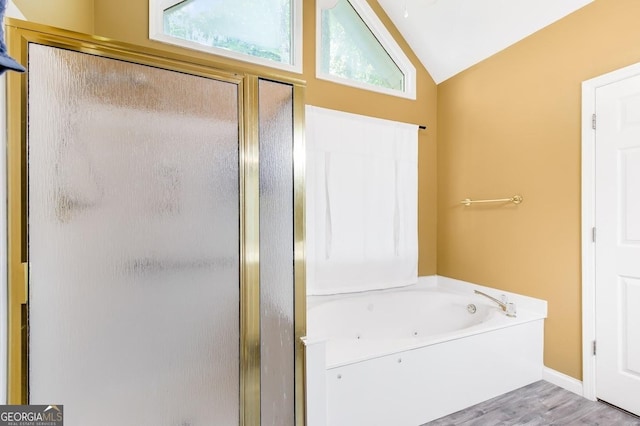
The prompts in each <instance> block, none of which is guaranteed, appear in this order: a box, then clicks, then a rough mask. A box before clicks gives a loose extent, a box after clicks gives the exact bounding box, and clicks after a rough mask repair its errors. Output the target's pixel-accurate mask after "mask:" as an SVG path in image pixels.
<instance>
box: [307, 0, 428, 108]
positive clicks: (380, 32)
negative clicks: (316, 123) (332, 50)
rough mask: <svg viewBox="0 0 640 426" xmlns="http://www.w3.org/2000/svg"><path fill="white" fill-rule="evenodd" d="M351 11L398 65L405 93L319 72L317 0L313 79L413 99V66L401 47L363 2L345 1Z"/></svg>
mask: <svg viewBox="0 0 640 426" xmlns="http://www.w3.org/2000/svg"><path fill="white" fill-rule="evenodd" d="M348 1H349V3H350V4H351V6H352V7H353V8H354V10H355V11H356V12H357V13H358V14H359V15H360V17H361V18H362V20H363V21H364V23H365V24H366V25H367V26H368V27H369V29H370V30H371V32H372V33H373V35H374V36H375V37H376V38H377V39H378V41H379V42H380V44H381V45H382V47H383V48H384V49H385V50H386V51H387V53H388V54H389V56H390V57H391V59H393V61H394V62H395V63H396V65H398V67H399V68H400V70H401V71H402V72H403V73H404V76H405V87H404V90H395V89H388V88H386V87H380V86H376V85H374V84H368V83H363V82H359V81H355V80H351V79H348V78H342V77H337V76H335V75H331V74H329V73H325V72H323V71H322V69H321V67H322V5H323V2H322V1H320V0H317V1H316V77H317V78H319V79H321V80H328V81H332V82H334V83H339V84H344V85H347V86H353V87H357V88H359V89H365V90H371V91H374V92H380V93H384V94H387V95H393V96H399V97H401V98H408V99H414V100H415V99H416V67H415V66H414V65H413V63H412V62H411V61H410V60H409V58H408V57H407V55H406V54H405V53H404V51H403V50H402V48H401V47H400V45H398V43H397V42H396V40H395V39H394V38H393V36H392V35H391V33H390V32H389V30H387V28H386V27H385V26H384V24H383V23H382V21H380V18H378V15H377V14H376V13H375V12H374V11H373V9H372V8H371V6H369V4H368V3H367V1H366V0H348ZM324 3H326V2H324Z"/></svg>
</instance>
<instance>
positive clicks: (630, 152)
mask: <svg viewBox="0 0 640 426" xmlns="http://www.w3.org/2000/svg"><path fill="white" fill-rule="evenodd" d="M596 116H597V130H596V165H595V170H596V173H595V174H596V209H595V216H596V221H595V223H596V230H597V233H596V247H595V252H596V265H595V266H596V268H595V269H596V285H595V287H596V341H597V355H596V388H597V389H596V396H597V397H598V398H599V399H602V400H604V401H607V402H609V403H611V404H613V405H616V406H618V407H620V408H623V409H625V410H627V411H630V412H632V413H635V414H638V415H640V76H634V77H631V78H627V79H625V80H621V81H618V82H616V83H612V84H609V85H606V86H602V87H599V88H598V89H597V90H596Z"/></svg>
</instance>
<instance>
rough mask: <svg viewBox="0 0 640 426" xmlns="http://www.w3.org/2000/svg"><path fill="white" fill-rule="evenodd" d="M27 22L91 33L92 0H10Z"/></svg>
mask: <svg viewBox="0 0 640 426" xmlns="http://www.w3.org/2000/svg"><path fill="white" fill-rule="evenodd" d="M12 1H13V3H14V4H15V5H16V7H17V8H18V10H20V12H22V15H24V18H25V19H26V20H27V21H29V22H36V23H38V24H44V25H49V26H51V27H58V28H64V29H66V30H71V31H77V32H80V33H87V34H91V33H92V32H93V0H91V1H87V0H46V1H41V0H38V1H33V0H12Z"/></svg>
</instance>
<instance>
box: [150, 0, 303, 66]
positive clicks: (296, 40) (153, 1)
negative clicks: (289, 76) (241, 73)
mask: <svg viewBox="0 0 640 426" xmlns="http://www.w3.org/2000/svg"><path fill="white" fill-rule="evenodd" d="M184 1H187V0H149V39H150V40H154V41H159V42H162V43H166V44H172V45H175V46H180V47H184V48H187V49H191V50H198V51H200V52H205V53H211V54H214V55H218V56H223V57H226V58H230V59H235V60H238V61H243V62H248V63H252V64H256V65H261V66H265V67H269V68H277V69H280V70H284V71H290V72H294V73H297V74H302V3H303V0H291V3H292V11H291V18H292V20H293V22H292V25H291V43H292V46H291V52H292V58H291V59H292V63H290V64H287V63H282V62H276V61H270V60H268V59H265V58H260V57H258V56H252V55H248V54H245V53H240V52H235V51H233V50H227V49H222V48H219V47H214V46H205V45H203V44H200V43H196V42H194V41H190V40H185V39H181V38H178V37H173V36H171V35H169V34H165V33H164V15H163V13H164V11H165V10H166V9H168V8H170V7H173V6H175V5H177V4H180V3H182V2H184Z"/></svg>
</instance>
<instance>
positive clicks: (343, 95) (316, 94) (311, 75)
mask: <svg viewBox="0 0 640 426" xmlns="http://www.w3.org/2000/svg"><path fill="white" fill-rule="evenodd" d="M369 3H370V4H371V6H372V8H373V9H374V10H375V11H376V12H377V13H378V16H380V17H381V19H382V21H383V22H384V23H385V25H386V26H387V28H388V29H389V30H390V31H391V33H392V34H393V35H394V36H395V38H396V40H398V41H399V43H400V45H401V47H402V48H403V49H404V51H405V52H406V53H407V54H408V55H409V57H410V59H411V60H412V62H413V64H414V65H415V66H416V68H417V72H418V74H417V75H418V90H417V94H418V95H417V100H415V101H411V100H406V99H402V98H398V97H394V96H387V95H382V94H377V93H374V92H369V91H365V90H359V89H354V88H350V87H348V86H343V85H340V84H335V83H330V82H327V81H322V80H317V79H316V78H315V2H314V1H311V0H304V21H303V31H304V40H303V46H304V59H303V71H304V72H303V75H302V78H303V79H304V80H306V83H307V86H306V87H307V90H306V102H307V103H308V104H311V105H316V106H320V107H324V108H332V109H337V110H342V111H347V112H352V113H356V114H364V115H370V116H374V117H380V118H386V119H390V120H398V121H404V122H409V123H415V124H425V125H428V127H429V128H428V130H427V131H420V141H419V144H420V145H419V168H420V171H419V190H420V196H419V200H418V206H419V217H420V220H419V241H420V247H419V250H420V261H419V274H420V275H431V274H435V273H436V178H437V174H436V85H435V83H434V82H433V80H432V79H431V77H430V76H429V74H428V73H427V72H426V71H425V69H424V67H423V66H422V65H421V64H420V62H419V61H418V59H417V58H416V57H415V55H414V54H413V52H412V51H411V50H410V49H409V48H408V46H407V44H406V43H405V42H404V40H403V39H402V37H401V36H400V34H399V33H398V31H397V30H396V29H395V27H394V26H393V24H392V23H391V21H390V20H389V19H388V17H387V16H386V14H385V13H384V11H383V9H382V8H381V7H380V6H379V4H378V3H377V1H375V0H369ZM148 7H149V1H148V0H95V32H96V34H97V35H100V36H105V37H109V38H113V39H116V40H119V41H125V42H129V43H134V44H138V45H142V46H148V47H153V48H155V49H162V50H168V51H172V52H180V53H187V54H190V55H193V56H196V57H201V58H206V57H212V55H207V54H203V53H200V52H195V51H189V50H187V49H182V48H179V47H174V46H170V45H167V44H163V43H159V42H155V41H151V40H149V29H148V28H149V23H148V22H149V19H148ZM123 11H126V13H123ZM221 61H222V62H224V63H230V64H233V63H234V62H233V61H231V60H221ZM283 74H286V73H283ZM290 75H291V76H294V77H298V78H300V76H299V75H297V76H296V75H293V74H290Z"/></svg>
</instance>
